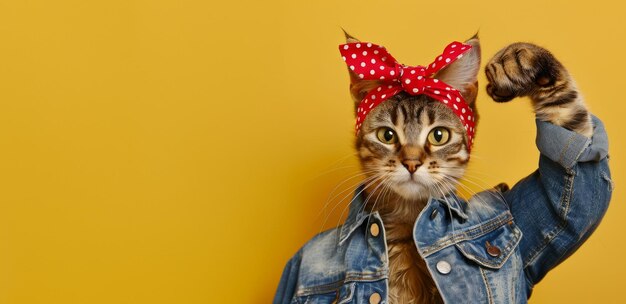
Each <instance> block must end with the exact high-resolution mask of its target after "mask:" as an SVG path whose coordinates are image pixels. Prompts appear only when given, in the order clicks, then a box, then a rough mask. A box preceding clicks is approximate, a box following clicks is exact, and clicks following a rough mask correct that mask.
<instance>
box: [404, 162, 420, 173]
mask: <svg viewBox="0 0 626 304" xmlns="http://www.w3.org/2000/svg"><path fill="white" fill-rule="evenodd" d="M402 165H404V167H405V168H406V169H407V170H408V171H409V173H411V174H413V173H415V171H417V168H419V167H420V166H421V165H422V162H421V161H419V159H405V160H403V161H402Z"/></svg>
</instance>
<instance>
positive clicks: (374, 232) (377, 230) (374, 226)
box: [370, 223, 380, 237]
mask: <svg viewBox="0 0 626 304" xmlns="http://www.w3.org/2000/svg"><path fill="white" fill-rule="evenodd" d="M370 233H371V234H372V236H373V237H377V236H378V234H379V233H380V227H378V224H376V223H373V224H372V225H370Z"/></svg>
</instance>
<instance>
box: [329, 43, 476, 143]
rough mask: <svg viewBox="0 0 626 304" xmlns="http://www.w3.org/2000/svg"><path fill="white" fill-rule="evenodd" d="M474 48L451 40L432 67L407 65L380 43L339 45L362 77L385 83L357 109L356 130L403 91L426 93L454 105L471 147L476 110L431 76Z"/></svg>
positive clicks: (345, 56) (449, 105)
mask: <svg viewBox="0 0 626 304" xmlns="http://www.w3.org/2000/svg"><path fill="white" fill-rule="evenodd" d="M471 48H472V46H471V45H468V44H463V43H460V42H456V41H455V42H452V43H450V44H449V45H448V46H447V47H446V48H445V49H444V51H443V54H441V55H440V56H437V58H435V60H434V61H433V62H432V63H431V64H429V65H428V66H425V67H424V66H419V65H418V66H405V65H403V64H400V63H398V61H397V60H396V59H395V58H393V56H391V54H389V53H388V52H387V50H386V49H385V48H384V47H382V46H379V45H376V44H373V43H369V42H356V43H347V44H342V45H339V51H340V52H341V55H342V58H343V60H344V61H345V62H346V64H347V65H348V67H349V68H350V70H352V71H353V72H354V73H355V74H356V75H357V76H358V77H359V78H360V79H364V80H379V81H382V85H381V86H379V87H377V88H374V89H373V90H371V91H370V92H369V93H368V94H367V95H366V96H365V98H363V100H361V102H360V103H359V106H358V108H357V118H356V132H357V133H358V132H359V130H360V128H361V124H362V123H363V121H364V120H365V117H366V116H367V114H368V113H369V112H370V111H371V110H372V109H373V108H374V107H376V106H378V105H379V104H380V103H381V102H383V101H385V100H387V99H389V98H391V97H392V96H394V95H396V94H398V93H399V92H401V91H405V92H407V93H409V94H411V95H419V94H425V95H428V96H430V97H432V98H434V99H436V100H438V101H439V102H441V103H443V104H445V105H446V106H447V107H448V108H450V109H451V110H452V111H453V112H454V114H456V116H457V117H459V119H460V120H461V123H463V126H464V127H465V130H466V132H467V139H468V147H467V150H468V151H469V150H470V149H471V146H472V144H473V142H474V131H475V130H474V126H475V121H474V113H473V111H472V109H471V108H470V107H469V105H468V104H467V103H466V102H465V100H464V99H463V96H461V93H460V92H459V91H458V90H457V89H455V88H453V87H451V86H450V85H448V84H446V83H444V82H443V81H440V80H439V79H435V78H432V77H431V76H432V75H434V74H435V73H437V72H438V71H439V70H441V69H443V68H444V67H446V66H447V65H449V64H450V63H452V62H454V61H455V60H457V59H459V58H461V57H462V56H463V54H464V53H465V52H467V51H469V50H470V49H471Z"/></svg>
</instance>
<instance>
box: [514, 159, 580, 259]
mask: <svg viewBox="0 0 626 304" xmlns="http://www.w3.org/2000/svg"><path fill="white" fill-rule="evenodd" d="M567 171H568V172H567V173H568V174H567V176H566V177H565V191H563V194H562V195H561V200H560V203H559V207H560V209H562V211H561V212H560V216H561V217H560V218H559V220H558V223H557V224H556V226H555V227H554V229H552V230H551V231H550V233H548V237H549V238H548V239H546V240H545V241H544V242H543V243H542V244H541V245H540V246H539V247H537V249H535V250H534V251H533V253H532V254H531V256H530V258H529V259H528V261H527V262H525V263H524V268H527V267H528V266H529V265H530V264H532V263H533V262H534V261H535V260H536V259H537V258H538V257H539V254H540V253H541V252H543V251H544V250H545V249H546V247H547V246H548V244H550V243H552V241H553V240H554V239H555V238H556V237H558V236H559V234H561V232H562V231H563V230H565V227H567V221H565V220H564V218H565V217H566V216H567V213H568V212H569V205H570V199H571V192H572V188H573V186H572V184H573V182H574V176H575V174H574V173H573V172H572V171H571V170H567Z"/></svg>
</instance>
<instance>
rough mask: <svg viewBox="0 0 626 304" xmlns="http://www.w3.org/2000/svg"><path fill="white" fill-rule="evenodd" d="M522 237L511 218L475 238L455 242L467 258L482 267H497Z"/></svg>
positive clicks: (502, 263) (505, 259) (503, 262)
mask: <svg viewBox="0 0 626 304" xmlns="http://www.w3.org/2000/svg"><path fill="white" fill-rule="evenodd" d="M521 239H522V231H521V230H520V229H519V228H518V227H517V226H516V225H515V223H514V222H513V221H512V220H511V221H509V222H508V223H505V224H504V225H502V226H500V227H499V228H497V229H495V230H493V231H491V232H489V233H487V234H484V235H481V236H479V237H477V238H475V239H471V240H467V241H462V242H459V243H457V244H456V247H457V248H458V249H459V251H460V252H461V253H462V254H463V255H464V256H465V257H466V258H468V259H469V260H472V261H474V262H475V263H478V264H479V265H482V266H484V267H488V268H493V269H499V268H501V267H502V265H504V264H505V263H506V261H507V260H508V259H509V257H510V256H511V255H512V254H513V252H515V248H516V247H517V245H518V244H519V242H520V240H521Z"/></svg>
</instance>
